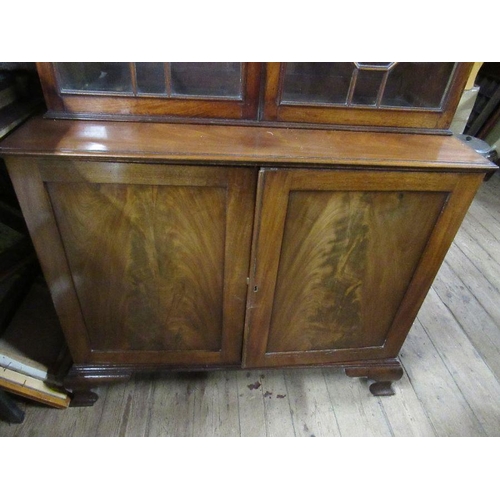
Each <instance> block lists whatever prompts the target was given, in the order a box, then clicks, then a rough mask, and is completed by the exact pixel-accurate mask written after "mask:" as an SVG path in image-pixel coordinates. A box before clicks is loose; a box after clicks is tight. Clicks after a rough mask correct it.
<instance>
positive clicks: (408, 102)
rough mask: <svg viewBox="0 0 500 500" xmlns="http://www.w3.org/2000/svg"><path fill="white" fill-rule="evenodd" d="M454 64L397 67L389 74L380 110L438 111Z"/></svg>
mask: <svg viewBox="0 0 500 500" xmlns="http://www.w3.org/2000/svg"><path fill="white" fill-rule="evenodd" d="M454 65H455V63H452V62H450V63H435V62H426V63H407V62H405V63H402V62H400V63H397V64H396V65H395V66H393V67H392V68H391V69H390V70H389V78H388V79H387V85H386V88H385V92H384V96H383V98H382V106H398V107H415V108H439V107H440V105H441V100H442V98H443V96H444V93H445V91H446V87H447V85H448V82H449V80H450V78H451V75H452V72H453V67H454Z"/></svg>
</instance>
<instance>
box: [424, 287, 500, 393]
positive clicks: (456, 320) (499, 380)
mask: <svg viewBox="0 0 500 500" xmlns="http://www.w3.org/2000/svg"><path fill="white" fill-rule="evenodd" d="M460 281H461V280H460ZM461 283H463V282H462V281H461ZM464 285H465V283H464ZM432 289H433V290H434V292H435V293H436V295H437V296H438V297H439V299H440V300H441V302H442V303H443V305H444V307H445V308H446V310H447V311H448V312H449V313H450V315H451V316H452V318H453V319H454V320H455V322H456V323H457V325H458V326H459V328H460V329H461V330H462V332H463V334H464V336H465V338H466V339H467V340H468V341H469V342H470V344H471V346H472V348H473V349H474V351H475V352H476V354H477V356H478V357H479V358H480V359H481V361H482V362H483V363H484V364H485V366H486V367H487V368H488V370H489V371H490V372H491V374H492V375H493V377H494V379H495V380H496V381H497V382H498V383H499V384H500V379H499V378H498V376H497V374H496V373H495V371H494V370H493V369H492V368H491V366H490V365H489V364H488V361H487V360H486V359H485V358H484V357H483V355H482V353H481V351H479V350H478V349H477V348H476V345H475V343H474V341H473V339H471V337H470V336H469V334H468V332H467V329H466V328H464V326H463V325H462V323H461V321H460V318H459V317H458V316H456V314H455V313H454V312H453V310H452V309H451V308H450V307H449V306H448V304H447V303H446V301H445V300H443V297H441V295H440V294H439V292H438V291H437V290H436V289H435V288H434V287H432ZM476 300H477V299H476ZM478 303H479V304H480V305H481V303H480V302H479V301H478ZM483 310H484V312H485V313H486V314H487V315H488V317H489V318H491V316H490V315H489V314H488V311H486V310H485V309H484V308H483ZM491 320H492V321H493V323H494V324H495V325H496V321H494V320H493V318H491ZM424 329H425V328H424ZM425 332H426V333H427V330H425ZM499 333H500V332H499ZM436 350H437V349H436Z"/></svg>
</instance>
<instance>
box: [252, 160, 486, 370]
mask: <svg viewBox="0 0 500 500" xmlns="http://www.w3.org/2000/svg"><path fill="white" fill-rule="evenodd" d="M481 178H482V174H476V175H468V174H455V173H446V174H440V173H425V172H414V173H404V172H375V171H365V172H363V171H354V170H353V171H326V170H324V171H320V170H302V169H297V170H282V171H272V170H263V171H261V173H260V177H259V187H258V195H257V217H256V222H255V236H254V242H253V256H252V274H251V281H250V289H249V301H248V309H247V321H246V330H245V348H244V366H246V367H266V366H285V365H286V366H289V365H309V364H327V363H335V362H349V361H357V360H364V359H373V360H376V359H381V358H393V357H395V356H396V355H397V354H398V352H399V349H400V347H401V345H402V343H403V341H404V339H405V336H406V334H407V332H408V330H409V328H410V327H411V325H412V322H413V321H414V319H415V316H416V314H417V312H418V309H419V308H420V305H421V303H422V301H423V299H424V298H425V295H426V293H427V291H428V289H429V287H430V285H431V283H432V280H433V279H434V277H435V274H436V272H437V270H438V268H439V266H440V264H441V262H442V259H443V258H444V255H445V253H446V251H447V249H448V247H449V245H450V244H451V241H452V239H453V237H454V235H455V232H456V231H457V229H458V227H459V225H460V222H461V221H462V218H463V216H464V214H465V211H466V210H467V208H468V206H469V204H470V202H471V201H472V197H473V195H474V193H475V191H476V190H477V188H478V186H479V183H480V182H481Z"/></svg>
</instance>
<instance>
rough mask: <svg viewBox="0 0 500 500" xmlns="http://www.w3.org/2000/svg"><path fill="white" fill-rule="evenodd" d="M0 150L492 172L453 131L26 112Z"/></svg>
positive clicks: (184, 160) (112, 157)
mask: <svg viewBox="0 0 500 500" xmlns="http://www.w3.org/2000/svg"><path fill="white" fill-rule="evenodd" d="M0 154H1V155H5V156H9V155H23V156H58V157H69V158H80V159H94V160H95V159H100V160H108V161H113V160H128V161H147V162H177V163H179V162H181V163H198V164H200V163H217V164H223V163H232V164H234V163H235V162H238V163H243V164H256V165H265V164H271V165H272V164H275V163H279V164H280V165H281V166H284V165H287V166H288V165H289V166H290V167H293V166H297V165H300V166H302V167H303V166H308V165H310V166H318V165H319V166H321V165H325V166H328V165H339V166H342V165H345V166H356V165H360V166H363V165H365V166H371V167H408V168H411V167H418V168H432V167H440V168H445V169H446V168H449V169H455V170H456V169H468V170H470V169H473V170H481V171H490V170H494V169H496V168H497V167H496V166H495V165H494V164H493V163H491V162H489V161H488V160H486V159H485V158H484V157H482V156H481V155H479V154H478V153H476V152H475V151H474V150H472V149H471V148H469V147H468V146H466V145H464V144H462V143H461V142H460V141H459V140H458V139H457V138H455V137H453V136H437V135H436V136H434V135H415V134H402V133H388V132H357V131H339V130H304V129H278V128H272V129H267V128H259V127H244V126H222V125H190V124H182V125H178V124H169V123H130V122H103V121H78V120H50V119H44V118H42V117H41V116H38V117H35V118H32V119H31V120H29V121H28V122H27V123H26V124H24V125H23V126H21V127H20V128H19V129H18V130H16V131H15V132H13V133H12V134H11V135H9V136H8V137H7V138H6V139H4V140H3V141H2V142H1V143H0Z"/></svg>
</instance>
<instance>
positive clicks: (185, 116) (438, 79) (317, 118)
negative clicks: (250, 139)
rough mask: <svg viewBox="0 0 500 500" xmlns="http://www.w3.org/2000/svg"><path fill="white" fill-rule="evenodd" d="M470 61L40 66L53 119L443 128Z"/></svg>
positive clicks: (54, 64) (461, 86) (448, 119)
mask: <svg viewBox="0 0 500 500" xmlns="http://www.w3.org/2000/svg"><path fill="white" fill-rule="evenodd" d="M471 66H472V65H471V64H470V63H453V62H445V63H436V62H430V63H429V62H427V63H420V62H412V63H405V62H355V63H351V62H342V63H323V62H322V63H311V62H305V63H292V62H288V63H239V62H214V63H207V62H204V63H192V62H190V63H181V62H171V63H126V62H109V63H102V62H101V63H86V62H83V63H82V62H78V63H39V64H38V69H39V73H40V78H41V80H42V84H43V88H44V92H45V98H46V102H47V106H48V108H49V113H50V115H51V116H53V117H77V118H78V117H80V118H94V119H95V118H106V119H110V118H111V119H119V120H127V119H134V120H143V119H144V120H162V121H169V120H170V121H172V120H173V121H179V120H181V121H182V120H185V121H193V120H202V121H203V120H205V121H206V120H211V121H213V120H216V121H221V120H232V121H234V120H238V121H241V123H242V124H245V123H246V124H253V125H255V124H263V125H267V126H269V125H275V126H276V125H278V124H281V125H282V126H303V127H307V126H308V125H311V124H314V125H315V126H318V125H319V126H325V127H331V126H339V125H340V126H348V127H358V126H365V127H376V128H380V127H383V128H405V129H415V130H425V129H432V130H442V129H447V128H448V126H449V124H450V122H451V120H452V118H453V115H454V113H455V110H456V107H457V105H458V102H459V100H460V96H461V94H462V91H463V88H464V86H465V83H466V80H467V77H468V75H469V72H470V69H471Z"/></svg>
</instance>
